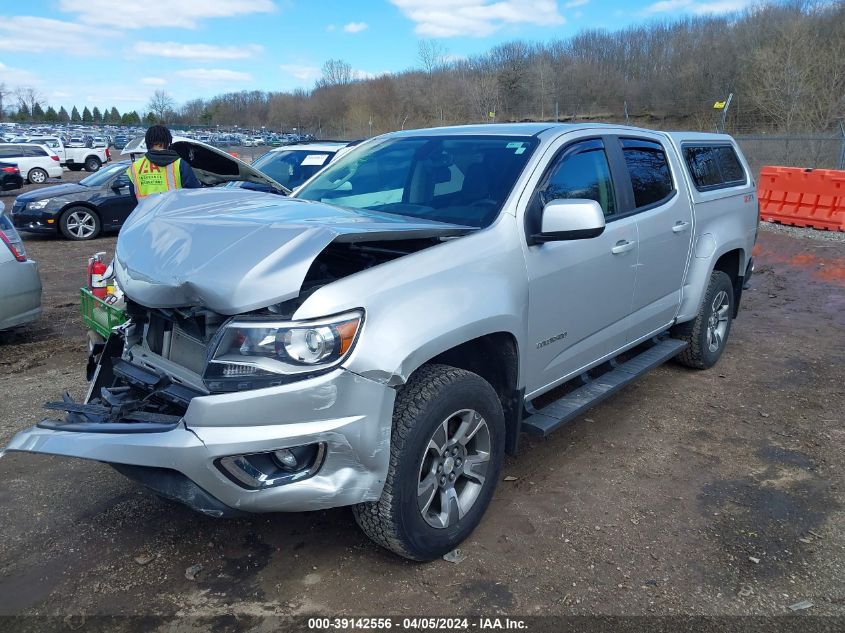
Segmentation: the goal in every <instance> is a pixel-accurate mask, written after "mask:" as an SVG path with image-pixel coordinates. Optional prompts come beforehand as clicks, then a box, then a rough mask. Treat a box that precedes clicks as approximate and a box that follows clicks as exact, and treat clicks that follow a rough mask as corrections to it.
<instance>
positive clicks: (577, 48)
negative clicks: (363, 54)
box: [0, 0, 845, 138]
mask: <svg viewBox="0 0 845 633" xmlns="http://www.w3.org/2000/svg"><path fill="white" fill-rule="evenodd" d="M418 53H419V54H418V65H417V67H416V68H412V69H409V70H406V71H404V72H398V73H390V74H384V75H381V76H378V77H372V78H367V79H359V78H357V76H356V73H354V72H353V70H352V67H351V66H350V65H349V64H348V63H346V62H344V61H343V60H338V59H332V60H328V61H327V62H326V63H325V64H324V65H323V68H322V76H321V78H320V79H319V80H318V81H317V82H316V83H315V85H314V86H313V87H312V88H311V89H300V90H295V91H292V92H272V91H271V92H266V91H259V90H252V91H240V92H230V93H226V94H221V95H217V96H214V97H211V98H208V99H192V100H190V101H188V102H186V103H184V104H181V106H179V105H177V104H176V103H175V102H174V100H173V99H172V98H171V97H169V96H168V95H167V93H165V92H163V91H157V92H156V94H155V95H153V98H152V99H151V100H150V103H149V104H148V107H147V111H146V112H145V113H144V115H143V117H139V115H138V113H137V112H132V113H131V114H129V116H132V118H133V119H135V120H136V121H142V122H148V121H151V120H158V121H164V122H167V123H170V124H177V125H179V124H181V125H205V126H213V125H220V126H234V125H237V126H239V127H240V128H253V129H258V128H259V127H262V126H265V127H266V128H267V129H273V130H279V129H282V130H285V131H289V130H291V129H293V128H297V129H298V130H299V131H302V132H311V133H315V134H317V135H319V136H321V137H323V138H329V137H341V138H351V137H362V136H368V135H371V134H376V133H380V132H384V131H389V130H396V129H401V128H411V127H427V126H432V125H441V124H442V125H448V124H456V123H472V122H493V121H523V120H542V121H552V120H559V121H582V120H605V121H616V122H619V121H621V122H624V121H628V122H630V123H632V124H638V125H644V126H652V127H665V128H673V127H683V128H687V129H702V130H712V129H713V127H714V125H715V124H716V123H717V121H719V119H720V117H721V115H722V110H719V109H715V108H714V103H715V102H717V101H719V102H722V101H725V100H726V99H727V98H728V96H729V95H733V99H732V101H731V105H730V108H729V110H728V112H727V116H726V117H725V123H726V128H727V130H728V131H731V132H750V131H755V132H762V131H778V132H785V133H794V132H810V131H812V132H821V131H827V130H831V129H834V128H836V127H837V126H838V125H839V122H840V121H842V119H843V118H845V3H843V2H833V3H831V2H829V1H825V0H812V1H803V0H789V1H787V2H782V3H777V4H774V3H771V4H762V5H758V6H755V7H753V8H751V9H749V10H746V11H745V12H742V13H739V14H732V15H726V16H696V17H681V18H676V19H672V20H663V21H660V20H658V21H653V22H650V23H648V24H644V25H639V26H631V27H629V28H626V29H622V30H619V31H614V32H610V31H606V30H602V29H587V30H583V31H581V32H579V33H578V34H576V35H574V36H572V37H570V38H566V39H558V40H552V41H549V42H544V43H532V42H526V41H521V40H515V41H512V42H507V43H504V44H501V45H498V46H496V47H494V48H492V49H491V50H489V51H487V52H486V53H484V54H481V55H476V56H473V57H470V58H465V59H461V58H455V57H454V56H451V55H449V54H448V50H447V49H446V48H445V46H444V45H443V44H442V43H441V41H439V40H429V41H422V42H420V43H419V51H418ZM0 105H2V102H0ZM19 105H22V104H19ZM35 105H39V106H40V105H41V103H40V102H39V103H38V104H33V103H30V104H29V106H30V109H29V114H30V116H31V117H33V118H35V117H36V116H40V113H36V111H35ZM74 110H76V108H74ZM86 110H87V108H85V109H83V111H82V114H79V113H78V111H77V115H78V116H79V117H80V120H81V121H83V122H85V116H86ZM42 111H43V116H44V117H45V120H46V117H47V115H48V113H49V111H50V108H47V109H46V110H44V109H43V108H42ZM95 111H96V108H95V109H94V110H92V111H90V119H91V122H93V123H96V122H97V121H96V119H95ZM54 112H55V111H54ZM15 114H16V115H18V114H19V115H22V116H25V115H26V114H27V111H26V110H25V109H24V108H23V107H21V108H19V109H18V112H17V113H15ZM116 114H117V111H116V110H115V109H114V108H111V109H109V110H108V111H107V112H106V111H105V110H104V111H102V112H101V116H102V121H103V122H116V121H115V119H116ZM64 115H65V116H67V117H68V120H70V121H73V116H74V115H73V112H71V113H70V114H69V115H68V114H67V113H66V112H65V113H64ZM55 116H57V117H62V116H63V115H62V110H61V109H60V110H59V111H58V112H55ZM126 116H127V114H123V115H121V116H120V119H121V122H123V118H124V117H126ZM106 117H110V120H107V119H106Z"/></svg>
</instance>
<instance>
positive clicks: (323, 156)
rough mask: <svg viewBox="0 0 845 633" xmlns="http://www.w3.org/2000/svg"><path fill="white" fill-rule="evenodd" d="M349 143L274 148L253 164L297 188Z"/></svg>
mask: <svg viewBox="0 0 845 633" xmlns="http://www.w3.org/2000/svg"><path fill="white" fill-rule="evenodd" d="M347 145H349V143H347V142H346V141H323V142H317V143H302V144H298V145H286V146H285V147H279V148H276V149H271V150H270V151H269V152H267V153H266V154H264V155H262V156H261V157H259V158H257V159H256V160H255V161H254V162H253V163H252V166H253V167H255V168H256V169H258V170H259V171H261V172H263V173H265V174H267V175H268V176H270V178H272V179H273V180H275V181H276V182H279V183H281V184H283V185H284V186H285V187H287V188H288V189H295V188H296V187H298V186H299V185H301V184H302V183H304V182H305V181H306V180H308V179H309V178H311V176H313V175H314V174H316V173H317V172H318V171H320V170H321V169H323V167H325V166H326V165H328V164H329V163H330V162H331V161H332V159H333V158H334V156H335V154H337V153H338V152H339V151H340V150H341V149H343V148H344V147H346V146H347Z"/></svg>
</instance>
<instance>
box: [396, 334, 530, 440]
mask: <svg viewBox="0 0 845 633" xmlns="http://www.w3.org/2000/svg"><path fill="white" fill-rule="evenodd" d="M431 364H440V365H449V366H451V367H455V368H457V369H465V370H466V371H471V372H473V373H474V374H477V375H479V376H480V377H481V378H483V379H484V380H486V381H487V382H488V383H489V384H490V385H491V386H492V387H493V389H494V390H495V391H496V394H497V395H498V396H499V400H500V401H501V403H502V410H503V412H504V414H505V428H506V436H505V451H506V452H507V453H508V454H511V455H512V454H514V453H515V452H516V450H517V446H518V439H519V432H520V426H521V423H522V405H523V396H524V394H525V390H524V389H521V388H520V387H519V343H518V341H517V337H516V336H515V335H514V334H513V333H511V332H507V331H497V332H490V333H489V334H484V335H482V336H478V337H476V338H473V339H470V340H467V341H464V342H462V343H459V344H457V345H454V346H453V347H450V348H449V349H446V350H444V351H442V352H440V353H438V354H436V355H435V356H432V357H431V358H429V359H428V360H426V361H425V362H424V363H422V364H420V365H419V366H418V367H416V368H415V369H414V372H415V371H417V370H418V369H419V368H420V367H422V366H425V365H431ZM411 375H413V372H411Z"/></svg>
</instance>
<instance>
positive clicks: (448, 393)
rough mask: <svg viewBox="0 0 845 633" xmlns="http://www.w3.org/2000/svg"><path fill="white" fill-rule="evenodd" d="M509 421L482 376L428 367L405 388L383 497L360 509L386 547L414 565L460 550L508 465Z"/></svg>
mask: <svg viewBox="0 0 845 633" xmlns="http://www.w3.org/2000/svg"><path fill="white" fill-rule="evenodd" d="M504 446H505V418H504V413H503V412H502V404H501V402H500V400H499V397H498V395H497V394H496V392H495V390H494V389H493V387H491V386H490V384H489V383H488V382H486V381H485V380H484V379H482V378H481V377H480V376H478V375H477V374H474V373H472V372H469V371H465V370H463V369H456V368H454V367H449V366H446V365H426V366H424V367H422V368H420V369H419V370H417V372H415V373H414V374H413V375H412V376H411V378H410V380H409V381H408V382H407V384H405V385H404V386H403V387H401V388H400V389H399V392H398V394H397V396H396V403H395V406H394V410H393V428H392V433H391V447H390V464H389V467H388V472H387V478H386V480H385V484H384V489H383V491H382V494H381V498H380V499H379V500H378V501H374V502H369V503H361V504H358V505H356V506H354V507H353V509H352V510H353V513H354V515H355V520H356V521H357V523H358V525H359V526H360V527H361V529H362V530H363V531H364V533H365V534H366V535H367V536H369V537H370V538H371V539H372V540H373V541H375V542H376V543H377V544H379V545H381V546H382V547H384V548H386V549H389V550H391V551H392V552H395V553H396V554H399V555H400V556H404V557H405V558H409V559H412V560H420V561H426V560H433V559H435V558H438V557H440V556H443V554H445V553H447V552H449V551H451V550H453V549H454V548H455V547H456V546H457V545H459V544H460V543H461V542H462V541H463V540H464V539H466V538H467V537H468V536H469V535H470V533H472V531H473V530H474V529H475V528H476V526H477V525H478V524H479V523H480V521H481V517H482V516H483V515H484V511H485V510H486V509H487V506H488V505H489V504H490V500H491V499H492V497H493V492H494V490H495V488H496V483H497V482H498V479H499V473H500V471H501V468H502V461H503V459H504Z"/></svg>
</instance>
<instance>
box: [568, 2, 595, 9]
mask: <svg viewBox="0 0 845 633" xmlns="http://www.w3.org/2000/svg"><path fill="white" fill-rule="evenodd" d="M585 4H590V0H571V1H570V2H567V3H566V4H565V5H563V8H564V9H574V8H575V7H583V6H584V5H585Z"/></svg>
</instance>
